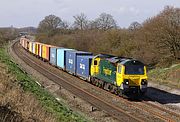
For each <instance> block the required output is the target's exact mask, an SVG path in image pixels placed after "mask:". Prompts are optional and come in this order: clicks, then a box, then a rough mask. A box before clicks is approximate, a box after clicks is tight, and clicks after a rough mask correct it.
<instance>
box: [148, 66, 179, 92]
mask: <svg viewBox="0 0 180 122" xmlns="http://www.w3.org/2000/svg"><path fill="white" fill-rule="evenodd" d="M148 76H149V80H150V81H153V82H156V83H159V84H164V85H167V86H170V87H173V88H178V89H179V88H180V64H174V65H172V66H171V67H169V68H156V69H153V70H150V71H149V72H148Z"/></svg>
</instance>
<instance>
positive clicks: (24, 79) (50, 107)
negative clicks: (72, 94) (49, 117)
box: [0, 46, 87, 122]
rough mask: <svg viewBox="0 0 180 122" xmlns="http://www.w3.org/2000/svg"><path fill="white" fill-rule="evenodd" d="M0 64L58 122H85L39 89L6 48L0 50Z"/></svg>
mask: <svg viewBox="0 0 180 122" xmlns="http://www.w3.org/2000/svg"><path fill="white" fill-rule="evenodd" d="M0 62H1V63H4V64H5V65H6V66H7V67H8V73H10V74H13V75H15V77H16V79H17V82H18V84H20V85H21V87H22V88H23V90H24V91H27V92H31V93H32V94H34V95H35V96H36V98H37V99H38V100H39V101H40V103H41V104H42V105H43V106H44V107H45V109H46V110H47V111H48V112H51V113H53V114H54V115H55V117H56V118H57V120H58V121H65V122H69V121H78V122H83V121H87V120H86V119H85V118H84V117H82V116H81V115H79V114H78V113H75V112H73V111H72V110H71V109H69V108H67V107H65V106H64V105H63V104H61V103H60V102H58V101H57V100H56V99H55V98H54V97H53V96H52V95H51V94H50V93H49V92H47V91H46V90H44V89H43V88H42V87H40V86H39V85H38V84H37V83H36V82H35V80H33V79H32V78H31V77H30V76H29V75H28V74H26V73H25V72H24V71H23V70H21V68H19V67H18V65H17V64H16V63H14V62H13V61H12V59H11V58H10V56H9V55H8V53H7V46H4V47H1V48H0Z"/></svg>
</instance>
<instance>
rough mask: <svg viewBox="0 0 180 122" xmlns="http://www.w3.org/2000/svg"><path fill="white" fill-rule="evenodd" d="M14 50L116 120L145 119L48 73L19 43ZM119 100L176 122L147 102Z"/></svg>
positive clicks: (45, 74)
mask: <svg viewBox="0 0 180 122" xmlns="http://www.w3.org/2000/svg"><path fill="white" fill-rule="evenodd" d="M12 49H13V51H14V52H15V53H16V55H17V56H18V57H19V58H20V59H22V60H23V61H24V62H25V63H27V64H28V65H30V66H31V67H32V68H34V69H36V70H37V71H39V72H41V73H42V74H43V75H44V76H46V77H48V79H50V80H52V81H54V82H56V83H57V84H59V85H61V86H63V87H64V88H65V89H67V90H69V91H70V92H72V93H74V94H75V95H76V96H78V97H80V98H82V99H84V100H85V101H87V102H89V103H90V104H92V105H93V106H95V107H97V108H99V109H101V110H104V111H106V112H107V113H108V114H110V115H111V116H113V117H114V118H116V119H118V120H119V121H143V118H141V117H135V116H133V115H132V114H131V113H129V112H127V111H125V110H123V109H121V108H120V107H117V106H115V105H113V104H110V103H109V102H105V101H104V100H103V99H100V98H98V97H96V96H95V95H93V94H91V93H89V92H87V91H85V90H83V89H81V88H79V87H77V86H75V85H73V84H70V83H69V82H68V81H67V80H66V79H64V78H61V77H59V76H58V75H57V74H55V73H52V72H50V71H48V70H47V69H45V68H44V67H42V66H41V65H38V63H36V62H34V61H33V60H32V59H31V58H29V57H28V55H26V53H22V52H20V50H19V48H18V43H15V44H14V45H13V46H12ZM72 80H73V79H72ZM97 89H98V88H97ZM101 90H102V89H101ZM104 92H105V91H104ZM106 93H107V94H110V93H109V92H106ZM116 97H117V96H116ZM118 99H119V100H120V101H124V102H125V103H127V104H128V106H131V107H134V108H137V109H139V110H142V111H146V112H148V113H150V114H152V115H153V116H155V117H157V118H159V119H161V120H163V121H172V122H173V121H175V120H173V119H172V118H171V117H169V116H164V115H162V114H161V113H160V112H155V111H153V110H151V109H149V108H148V107H145V105H146V106H150V104H149V103H148V104H146V103H147V102H145V101H143V102H142V103H137V102H130V101H128V100H126V99H123V98H119V97H118ZM152 107H156V105H154V106H151V108H152ZM158 109H161V111H166V110H165V109H162V108H158ZM166 112H167V113H171V114H170V115H173V116H174V114H173V112H169V111H166ZM176 116H178V117H179V114H176Z"/></svg>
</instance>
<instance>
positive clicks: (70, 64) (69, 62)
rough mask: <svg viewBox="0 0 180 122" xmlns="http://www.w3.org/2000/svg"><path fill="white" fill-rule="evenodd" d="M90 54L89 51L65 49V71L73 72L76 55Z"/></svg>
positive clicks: (74, 70) (74, 71)
mask: <svg viewBox="0 0 180 122" xmlns="http://www.w3.org/2000/svg"><path fill="white" fill-rule="evenodd" d="M83 55H84V56H90V55H91V56H92V55H93V54H92V53H91V52H83V51H69V50H68V51H66V65H65V68H66V71H68V72H70V73H72V74H75V75H76V70H77V64H76V63H77V56H83Z"/></svg>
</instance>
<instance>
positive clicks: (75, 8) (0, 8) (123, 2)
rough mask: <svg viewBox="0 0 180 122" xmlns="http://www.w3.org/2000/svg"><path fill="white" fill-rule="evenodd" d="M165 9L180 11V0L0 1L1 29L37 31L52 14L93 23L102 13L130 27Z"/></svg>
mask: <svg viewBox="0 0 180 122" xmlns="http://www.w3.org/2000/svg"><path fill="white" fill-rule="evenodd" d="M166 5H170V6H174V7H180V0H0V27H9V26H11V25H13V26H14V27H26V26H34V27H37V26H38V24H39V22H40V21H41V20H42V19H43V18H44V17H45V16H47V15H50V14H54V15H56V16H59V17H60V18H62V19H63V20H66V21H68V22H70V23H72V22H73V16H74V15H77V14H80V13H84V14H85V15H86V16H87V17H88V19H90V20H91V19H95V18H96V17H98V16H99V14H101V13H102V12H105V13H108V14H111V15H113V17H114V19H115V20H116V21H117V23H118V25H119V26H120V27H128V26H129V24H130V23H132V22H134V21H138V22H140V23H141V22H143V21H144V20H146V19H147V18H149V17H152V16H154V15H156V14H158V13H159V12H160V11H162V10H163V8H164V7H165V6H166Z"/></svg>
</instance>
